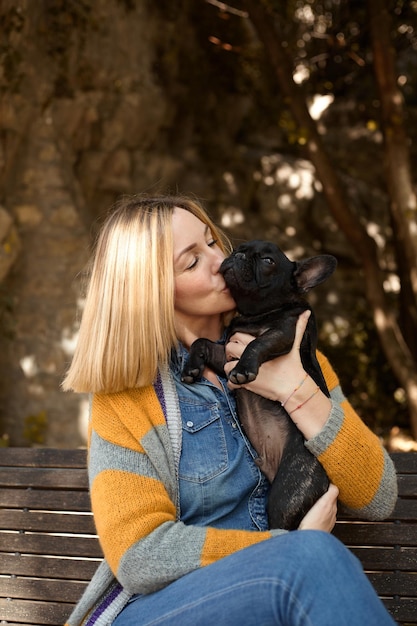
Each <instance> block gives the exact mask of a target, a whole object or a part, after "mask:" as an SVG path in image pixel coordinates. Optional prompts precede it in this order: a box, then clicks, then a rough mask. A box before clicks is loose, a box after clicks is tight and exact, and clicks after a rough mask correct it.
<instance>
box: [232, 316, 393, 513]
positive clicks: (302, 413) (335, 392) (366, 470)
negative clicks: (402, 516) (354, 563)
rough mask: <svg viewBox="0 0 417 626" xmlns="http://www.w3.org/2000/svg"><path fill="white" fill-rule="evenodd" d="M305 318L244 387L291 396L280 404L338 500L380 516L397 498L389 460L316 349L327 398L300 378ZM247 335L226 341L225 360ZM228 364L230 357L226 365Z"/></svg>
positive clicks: (282, 397) (277, 396) (244, 342)
mask: <svg viewBox="0 0 417 626" xmlns="http://www.w3.org/2000/svg"><path fill="white" fill-rule="evenodd" d="M307 320H308V314H302V315H301V316H300V318H299V320H298V323H297V329H296V336H295V340H294V345H293V348H292V350H291V352H289V353H288V354H287V355H285V356H282V357H278V358H277V359H274V360H272V361H268V362H266V363H264V364H263V365H262V366H261V368H260V370H259V374H258V377H257V378H256V379H255V380H254V381H253V382H251V383H249V384H247V385H244V386H245V387H246V388H247V389H250V390H251V391H253V392H255V393H258V394H260V395H262V396H264V397H267V398H269V399H271V400H276V401H281V402H282V401H284V400H285V399H286V398H288V396H291V397H290V399H289V400H288V401H287V402H286V403H285V408H286V410H287V411H288V412H289V414H290V417H291V419H292V420H293V421H294V423H295V424H296V425H297V427H298V428H299V429H300V430H301V432H302V433H303V435H304V437H305V438H306V446H307V448H308V449H309V450H310V451H311V452H312V453H313V454H314V455H315V456H316V457H317V458H318V459H319V461H320V462H321V464H322V465H323V467H324V468H325V470H326V472H327V475H328V477H329V479H330V481H331V482H332V483H334V484H335V485H336V486H337V487H338V488H339V499H340V501H341V502H342V503H343V504H344V505H345V506H346V507H348V508H349V509H352V510H354V511H355V513H356V514H358V515H360V516H362V517H366V518H370V519H383V518H385V517H388V516H389V515H390V513H391V512H392V510H393V508H394V506H395V502H396V499H397V479H396V474H395V469H394V465H393V463H392V461H391V459H390V457H389V455H388V454H387V452H386V450H385V449H384V448H383V446H382V444H381V442H380V441H379V439H378V437H377V436H376V435H375V434H374V433H372V432H371V430H370V429H369V428H368V427H367V426H366V425H365V424H364V422H363V421H362V420H361V419H360V417H359V416H358V415H357V413H356V412H355V411H354V409H353V408H352V406H351V405H350V403H349V402H348V400H347V399H346V398H345V396H344V395H343V392H342V390H341V388H340V383H339V379H338V377H337V375H336V373H335V372H334V370H333V368H332V367H331V365H330V363H329V362H328V360H327V359H326V358H325V357H324V356H323V355H322V354H320V353H318V355H317V356H318V360H319V363H320V367H321V369H322V372H323V375H324V378H325V380H326V383H327V385H328V388H329V391H330V398H327V396H326V395H325V394H324V393H322V392H321V391H320V390H319V391H316V389H317V385H316V384H315V383H314V382H313V381H312V379H311V378H310V377H308V378H307V379H306V380H305V381H304V377H305V371H304V368H303V366H302V363H301V358H300V350H299V347H300V344H301V339H302V336H303V333H304V330H305V327H306V324H307ZM252 339H253V337H250V336H249V335H244V334H241V333H236V335H234V336H233V337H232V341H231V342H230V343H228V344H227V346H226V354H227V356H228V359H233V358H235V359H236V358H239V357H240V355H241V353H242V352H243V350H244V348H245V346H246V345H247V344H248V343H249V342H250V341H251V340H252ZM232 367H233V361H231V363H229V364H228V365H227V366H226V369H229V368H230V369H231V368H232ZM301 381H304V382H303V384H302V385H301V386H300V382H301ZM231 386H232V387H233V385H231ZM294 389H296V391H294ZM300 405H301V406H300Z"/></svg>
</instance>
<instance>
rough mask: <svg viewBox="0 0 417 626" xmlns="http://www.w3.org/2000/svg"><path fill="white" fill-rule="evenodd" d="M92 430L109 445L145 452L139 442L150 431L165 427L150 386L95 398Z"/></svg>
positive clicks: (161, 413) (97, 395)
mask: <svg viewBox="0 0 417 626" xmlns="http://www.w3.org/2000/svg"><path fill="white" fill-rule="evenodd" d="M91 419H92V428H93V429H94V430H95V431H96V433H97V434H98V435H99V436H100V437H102V438H103V439H105V440H106V441H111V442H112V443H114V444H116V445H119V446H122V447H127V448H131V449H132V450H136V451H139V452H144V450H143V448H142V446H141V445H140V441H141V439H142V438H143V437H144V436H145V435H146V434H147V433H148V432H149V431H150V430H152V428H154V427H155V426H158V425H162V424H165V417H164V414H163V411H162V408H161V405H160V403H159V400H158V397H157V395H156V393H155V390H154V388H153V387H152V386H149V387H141V388H140V389H128V390H126V391H122V392H119V393H110V394H96V395H95V396H94V398H93V407H92V418H91Z"/></svg>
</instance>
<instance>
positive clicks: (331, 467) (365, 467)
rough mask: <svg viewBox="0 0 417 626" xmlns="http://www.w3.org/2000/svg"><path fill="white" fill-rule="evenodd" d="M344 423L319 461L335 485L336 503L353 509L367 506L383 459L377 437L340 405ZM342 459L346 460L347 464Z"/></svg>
mask: <svg viewBox="0 0 417 626" xmlns="http://www.w3.org/2000/svg"><path fill="white" fill-rule="evenodd" d="M341 406H342V409H343V410H344V413H345V419H344V421H343V424H342V426H341V429H340V431H339V433H338V434H337V437H336V439H335V440H334V441H333V443H332V444H331V445H330V446H329V447H328V448H327V450H326V451H325V452H323V454H321V455H320V456H319V461H320V462H321V463H322V464H323V466H324V468H325V469H326V472H327V475H328V476H329V479H330V480H331V481H332V482H334V483H335V484H336V485H338V487H339V490H340V495H339V497H340V500H341V501H342V502H344V503H345V504H346V505H348V506H350V507H353V508H362V507H364V506H367V505H369V504H370V502H371V501H372V499H373V498H374V497H375V494H376V492H377V490H378V487H379V485H380V483H381V480H382V476H383V472H384V455H383V450H382V448H381V446H380V444H379V441H378V437H377V436H376V435H375V434H374V433H372V432H371V431H370V430H369V429H368V428H367V426H366V425H365V424H364V423H363V422H362V421H361V420H360V418H359V417H358V416H357V415H356V413H355V412H354V410H353V409H352V407H351V406H350V404H349V403H348V402H347V401H345V402H343V403H342V405H341ZM343 459H348V463H346V462H344V461H343Z"/></svg>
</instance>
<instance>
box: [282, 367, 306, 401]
mask: <svg viewBox="0 0 417 626" xmlns="http://www.w3.org/2000/svg"><path fill="white" fill-rule="evenodd" d="M307 378H308V374H306V375H305V376H304V378H303V379H302V380H300V382H299V383H298V385H297V387H294V389H293V390H292V391H291V393H290V395H289V396H288V398H286V399H285V400H284V402H281V406H282V407H284V406H285V405H286V404H287V402H288V400H289V399H290V398H292V397H293V395H294V394H295V392H296V391H298V390H299V388H300V387H301V385H302V384H303V383H305V381H306V380H307Z"/></svg>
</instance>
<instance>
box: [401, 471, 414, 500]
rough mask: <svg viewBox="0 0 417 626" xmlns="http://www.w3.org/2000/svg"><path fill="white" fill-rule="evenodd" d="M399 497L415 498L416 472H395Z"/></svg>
mask: <svg viewBox="0 0 417 626" xmlns="http://www.w3.org/2000/svg"><path fill="white" fill-rule="evenodd" d="M397 483H398V494H399V495H400V497H406V498H417V474H397Z"/></svg>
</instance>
